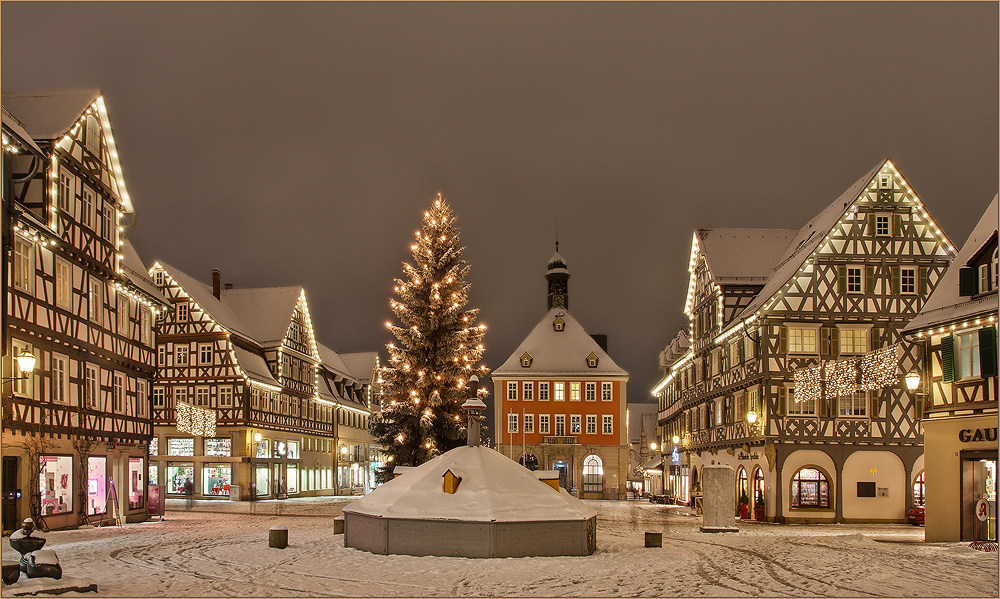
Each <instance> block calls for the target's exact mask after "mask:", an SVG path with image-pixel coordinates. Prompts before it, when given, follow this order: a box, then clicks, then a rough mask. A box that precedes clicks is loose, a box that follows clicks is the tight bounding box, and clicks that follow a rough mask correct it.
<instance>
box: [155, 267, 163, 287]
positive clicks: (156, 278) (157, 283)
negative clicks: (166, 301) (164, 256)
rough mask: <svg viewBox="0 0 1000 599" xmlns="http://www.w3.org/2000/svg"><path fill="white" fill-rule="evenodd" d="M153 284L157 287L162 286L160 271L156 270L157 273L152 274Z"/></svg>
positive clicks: (161, 272) (161, 273)
mask: <svg viewBox="0 0 1000 599" xmlns="http://www.w3.org/2000/svg"><path fill="white" fill-rule="evenodd" d="M153 283H154V284H155V285H156V286H157V287H162V286H163V271H162V270H157V271H155V272H153Z"/></svg>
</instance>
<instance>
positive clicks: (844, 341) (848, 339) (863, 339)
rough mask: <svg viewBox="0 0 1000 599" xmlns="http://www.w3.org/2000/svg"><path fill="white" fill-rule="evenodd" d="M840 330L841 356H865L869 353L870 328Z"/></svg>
mask: <svg viewBox="0 0 1000 599" xmlns="http://www.w3.org/2000/svg"><path fill="white" fill-rule="evenodd" d="M837 328H838V329H840V353H841V354H864V353H867V352H868V328H867V327H865V328H846V327H844V328H842V327H837Z"/></svg>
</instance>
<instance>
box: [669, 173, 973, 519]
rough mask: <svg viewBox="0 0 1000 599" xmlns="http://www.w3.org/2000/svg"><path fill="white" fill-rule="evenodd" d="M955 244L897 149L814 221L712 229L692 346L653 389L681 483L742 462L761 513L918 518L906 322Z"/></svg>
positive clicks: (692, 491) (692, 297) (696, 282)
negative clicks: (900, 165)
mask: <svg viewBox="0 0 1000 599" xmlns="http://www.w3.org/2000/svg"><path fill="white" fill-rule="evenodd" d="M954 256H955V250H954V248H953V247H952V245H951V243H950V241H949V240H948V238H947V237H946V236H945V234H944V233H943V232H942V231H940V229H938V227H937V225H936V224H935V223H934V221H933V219H932V218H931V217H930V215H929V214H928V213H927V210H926V208H925V207H924V205H923V203H922V202H921V200H920V199H919V198H918V197H917V195H916V193H914V191H913V190H912V189H911V188H910V186H909V184H908V183H907V182H906V180H905V179H904V178H903V177H902V175H901V174H900V173H899V172H898V171H897V169H896V168H895V167H894V166H893V164H892V163H891V162H890V161H889V160H885V161H883V162H880V163H879V164H878V165H876V166H875V167H874V168H873V169H872V170H870V171H869V172H868V173H866V174H865V175H864V176H862V177H861V178H860V179H858V180H857V181H856V182H855V183H854V184H853V185H851V186H850V187H849V188H848V189H847V190H846V191H845V192H844V193H843V194H842V195H841V196H840V197H838V198H837V199H836V200H834V201H833V203H831V204H830V205H828V206H827V207H826V208H825V209H824V210H823V211H822V212H821V213H820V214H818V215H817V216H816V217H814V218H813V219H812V220H811V221H809V222H808V223H806V225H805V226H803V227H802V228H801V229H798V230H784V229H699V230H697V231H696V232H695V234H694V237H693V241H692V248H691V254H690V263H689V272H690V280H689V288H688V292H687V298H686V301H685V307H684V311H685V314H686V315H687V316H688V317H689V319H690V333H691V347H690V349H689V350H688V351H687V352H686V353H685V354H684V355H683V357H681V358H680V359H678V360H676V362H674V363H673V364H672V365H671V366H670V368H669V372H668V373H667V374H666V376H664V378H663V379H662V380H661V381H660V383H659V384H658V385H657V386H656V388H655V389H654V395H656V396H658V398H659V400H660V402H661V410H660V431H661V434H663V437H662V438H661V439H660V442H661V443H663V442H666V443H667V447H671V446H672V439H673V437H677V439H678V443H677V449H678V453H679V454H680V455H681V456H682V457H681V462H682V463H683V465H686V466H688V468H689V472H690V478H689V481H688V483H689V487H688V493H689V496H688V497H686V498H685V497H682V499H688V500H691V501H693V502H694V503H697V501H698V496H699V493H700V483H699V480H698V478H699V476H698V475H699V474H700V472H701V469H702V468H703V467H704V466H708V465H729V466H732V467H733V469H734V471H735V480H734V484H735V485H736V495H735V496H736V497H737V501H739V498H740V497H741V496H746V497H747V499H748V500H749V505H748V508H749V509H748V510H747V513H748V515H750V514H752V515H753V517H756V518H760V519H765V518H766V519H767V520H769V521H779V522H786V521H788V522H833V521H836V522H861V521H881V522H904V521H905V520H906V513H907V510H908V508H909V507H910V506H911V505H912V504H913V503H914V485H915V484H917V483H918V481H919V480H921V476H922V472H923V469H924V456H923V447H922V444H923V435H922V434H921V431H920V427H919V421H920V418H921V416H922V414H921V412H920V406H919V405H918V404H917V402H916V401H915V399H914V396H913V394H912V393H911V392H909V391H908V390H907V389H906V388H905V386H904V385H903V382H902V378H901V375H900V369H902V371H904V372H905V371H907V370H909V369H911V368H913V367H914V365H915V364H916V363H917V362H918V361H919V360H920V353H919V348H918V347H917V346H916V345H914V344H912V343H908V342H906V341H905V340H904V339H903V338H902V335H901V331H902V330H903V328H904V327H905V326H906V325H907V324H908V323H909V321H910V319H912V318H913V317H914V316H915V315H916V313H917V312H918V311H919V310H920V308H921V307H922V306H923V305H924V302H925V301H926V300H927V298H928V296H929V295H930V293H931V292H932V291H933V290H934V288H935V287H936V286H937V285H938V283H939V282H940V280H941V277H942V276H943V274H944V272H945V270H946V269H947V267H948V265H949V263H950V262H951V260H952V259H953V258H954ZM737 510H739V506H738V505H735V506H734V512H736V511H737Z"/></svg>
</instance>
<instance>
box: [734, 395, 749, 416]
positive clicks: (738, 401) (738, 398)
mask: <svg viewBox="0 0 1000 599" xmlns="http://www.w3.org/2000/svg"><path fill="white" fill-rule="evenodd" d="M745 399H746V393H742V392H737V393H735V394H733V416H734V418H733V420H734V421H736V422H740V421H742V420H743V419H744V418H746V414H747V407H746V401H745Z"/></svg>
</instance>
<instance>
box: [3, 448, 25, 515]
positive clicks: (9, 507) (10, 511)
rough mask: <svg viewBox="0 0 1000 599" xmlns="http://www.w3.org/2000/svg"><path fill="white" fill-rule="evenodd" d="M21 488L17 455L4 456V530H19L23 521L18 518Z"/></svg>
mask: <svg viewBox="0 0 1000 599" xmlns="http://www.w3.org/2000/svg"><path fill="white" fill-rule="evenodd" d="M20 495H21V490H20V489H18V488H17V457H14V456H4V458H3V532H5V533H6V532H7V531H13V530H17V529H18V528H20V527H21V523H20V522H19V521H18V518H17V499H18V497H19V496H20Z"/></svg>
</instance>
